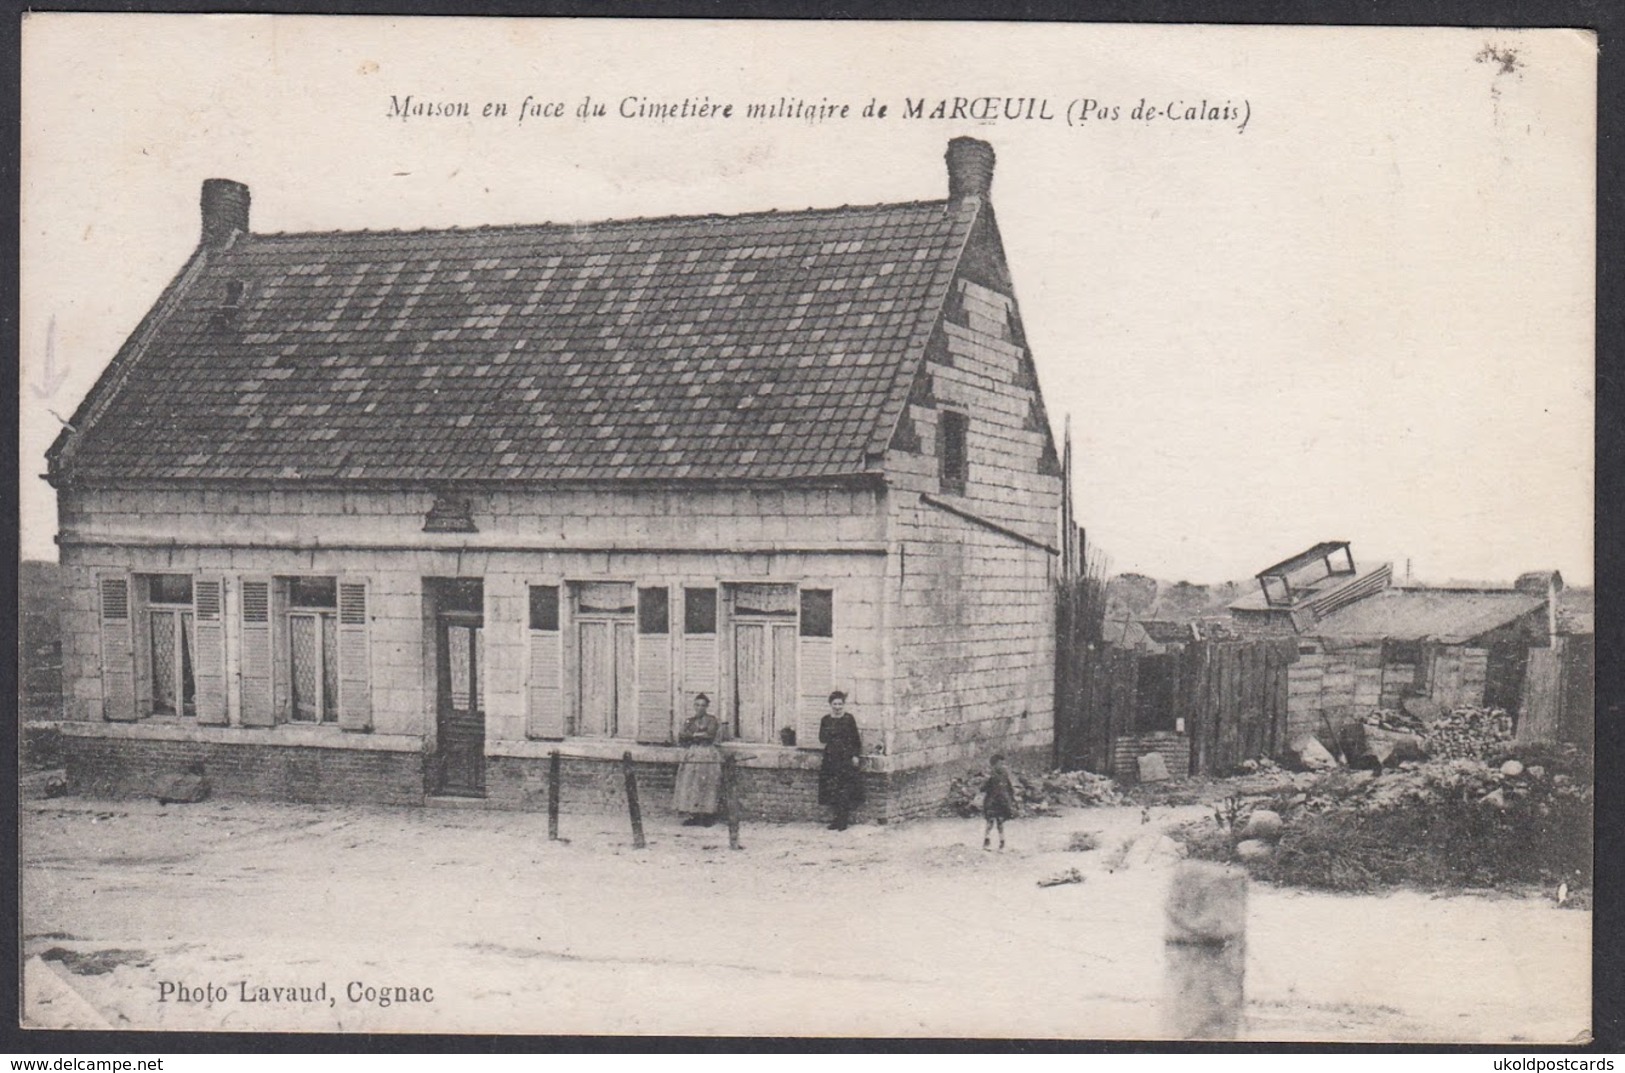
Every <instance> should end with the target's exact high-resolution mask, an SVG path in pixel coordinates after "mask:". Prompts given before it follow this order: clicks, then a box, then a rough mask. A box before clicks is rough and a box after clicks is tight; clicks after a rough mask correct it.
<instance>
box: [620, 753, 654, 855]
mask: <svg viewBox="0 0 1625 1073" xmlns="http://www.w3.org/2000/svg"><path fill="white" fill-rule="evenodd" d="M621 770H622V771H623V772H625V774H626V810H627V811H628V812H630V813H631V814H632V848H633V849H643V848H644V847H645V846H647V845H648V844H649V843H647V842H645V841H644V840H643V812H642V810H640V809H639V808H638V777H637V774H636V773H635V772H634V771H633V770H632V754H631V753H630V752H624V753H622V754H621Z"/></svg>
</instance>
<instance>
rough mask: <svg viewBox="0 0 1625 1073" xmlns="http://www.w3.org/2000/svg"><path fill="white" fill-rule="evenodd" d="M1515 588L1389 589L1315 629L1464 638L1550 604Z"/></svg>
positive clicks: (1379, 636)
mask: <svg viewBox="0 0 1625 1073" xmlns="http://www.w3.org/2000/svg"><path fill="white" fill-rule="evenodd" d="M1545 603H1546V601H1545V600H1543V599H1541V598H1540V597H1538V596H1531V595H1529V594H1528V593H1522V592H1514V591H1511V590H1506V591H1499V592H1462V591H1455V590H1449V589H1388V590H1385V591H1383V592H1381V593H1378V594H1376V595H1374V596H1369V597H1367V598H1366V599H1364V600H1360V601H1358V602H1356V603H1352V604H1350V605H1348V606H1347V607H1344V608H1341V609H1340V610H1337V611H1334V612H1332V613H1331V614H1329V615H1327V616H1326V617H1325V618H1323V619H1321V620H1320V622H1319V623H1317V624H1316V626H1315V628H1314V632H1315V633H1316V634H1318V635H1321V636H1325V637H1334V638H1341V639H1344V640H1393V641H1442V642H1445V643H1446V644H1460V643H1462V642H1465V641H1470V640H1472V639H1473V638H1474V637H1477V636H1479V635H1481V634H1484V633H1488V632H1489V631H1490V630H1493V629H1496V628H1497V627H1500V626H1505V625H1506V624H1507V623H1509V622H1513V621H1515V620H1517V619H1519V618H1522V617H1523V616H1524V615H1527V614H1529V613H1530V612H1531V611H1534V610H1537V609H1538V608H1541V607H1543V606H1545Z"/></svg>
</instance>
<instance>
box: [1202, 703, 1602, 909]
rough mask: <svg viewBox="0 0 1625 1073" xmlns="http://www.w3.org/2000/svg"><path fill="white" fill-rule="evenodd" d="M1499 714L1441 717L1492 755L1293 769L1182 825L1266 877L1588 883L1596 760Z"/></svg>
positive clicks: (1300, 881)
mask: <svg viewBox="0 0 1625 1073" xmlns="http://www.w3.org/2000/svg"><path fill="white" fill-rule="evenodd" d="M1494 712H1495V710H1494V709H1472V710H1470V711H1469V710H1464V709H1456V710H1455V711H1453V712H1450V713H1447V714H1446V715H1444V716H1441V717H1440V719H1441V720H1453V722H1451V723H1450V724H1449V725H1450V726H1451V727H1453V728H1456V729H1461V728H1466V730H1467V731H1468V733H1469V735H1470V736H1472V737H1473V746H1472V747H1473V748H1474V749H1477V750H1483V751H1484V753H1485V754H1486V755H1485V756H1484V757H1483V758H1480V757H1453V758H1443V759H1438V758H1435V759H1430V760H1425V761H1405V762H1401V763H1400V764H1399V765H1398V767H1397V769H1395V770H1391V771H1390V770H1382V771H1381V772H1377V771H1371V770H1365V771H1355V770H1350V769H1347V768H1342V769H1337V770H1332V771H1326V772H1321V773H1317V774H1314V775H1311V776H1308V777H1307V778H1305V777H1304V776H1296V777H1294V779H1293V780H1292V782H1291V783H1290V784H1289V785H1287V786H1283V787H1280V788H1276V789H1268V790H1265V791H1264V792H1262V793H1257V794H1254V795H1251V797H1250V798H1247V797H1242V796H1240V795H1232V796H1231V797H1230V798H1229V799H1227V801H1226V803H1225V806H1224V807H1219V806H1215V807H1214V811H1213V816H1212V817H1211V818H1208V819H1205V820H1200V821H1197V822H1194V823H1190V824H1186V825H1185V826H1184V827H1181V828H1179V829H1178V830H1177V831H1176V832H1175V834H1176V836H1177V837H1178V838H1179V839H1180V840H1181V842H1182V843H1183V844H1184V845H1185V847H1186V848H1187V849H1188V850H1189V852H1190V853H1191V855H1192V856H1195V857H1199V858H1203V859H1207V860H1222V861H1234V860H1238V859H1239V860H1240V861H1241V862H1242V863H1243V864H1245V865H1247V867H1248V869H1249V870H1250V871H1251V872H1252V873H1253V874H1254V875H1255V876H1257V877H1259V878H1262V879H1267V880H1271V881H1274V882H1279V883H1284V884H1288V885H1294V886H1306V887H1316V888H1321V889H1329V890H1343V891H1368V890H1376V889H1380V888H1383V887H1388V886H1394V885H1399V884H1407V883H1409V884H1416V885H1419V886H1423V887H1456V886H1469V887H1483V886H1496V885H1503V884H1506V883H1540V884H1543V885H1545V884H1550V886H1548V887H1547V889H1552V888H1553V887H1555V885H1556V884H1557V883H1559V882H1563V883H1567V884H1569V886H1570V887H1576V886H1578V887H1589V886H1590V884H1591V831H1592V822H1593V821H1592V814H1593V800H1592V769H1591V761H1590V759H1589V757H1587V756H1585V755H1584V754H1583V753H1581V752H1580V751H1579V750H1577V749H1574V748H1572V747H1567V746H1553V745H1540V744H1531V745H1527V746H1520V745H1518V744H1517V743H1512V742H1508V741H1505V740H1500V739H1495V738H1494V735H1495V734H1498V733H1499V730H1498V729H1497V727H1498V723H1497V720H1498V718H1499V717H1498V716H1497V715H1495V714H1494ZM1464 713H1465V714H1464ZM1484 713H1489V714H1484ZM1435 725H1437V724H1435ZM1537 771H1538V772H1539V774H1537ZM1234 781H1235V782H1237V783H1239V782H1241V781H1242V780H1240V779H1237V780H1234Z"/></svg>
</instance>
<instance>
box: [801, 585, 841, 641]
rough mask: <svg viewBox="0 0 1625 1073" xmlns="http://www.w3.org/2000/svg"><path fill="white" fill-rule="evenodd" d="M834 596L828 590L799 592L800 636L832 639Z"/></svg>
mask: <svg viewBox="0 0 1625 1073" xmlns="http://www.w3.org/2000/svg"><path fill="white" fill-rule="evenodd" d="M834 634H835V594H834V593H833V592H831V591H830V590H829V589H802V590H801V636H803V637H833V636H834Z"/></svg>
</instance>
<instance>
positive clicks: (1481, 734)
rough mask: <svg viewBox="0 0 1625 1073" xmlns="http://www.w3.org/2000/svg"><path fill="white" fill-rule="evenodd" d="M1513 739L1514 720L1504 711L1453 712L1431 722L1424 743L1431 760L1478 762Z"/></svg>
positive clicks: (1475, 710) (1497, 709) (1482, 709)
mask: <svg viewBox="0 0 1625 1073" xmlns="http://www.w3.org/2000/svg"><path fill="white" fill-rule="evenodd" d="M1511 739H1512V717H1511V716H1510V715H1508V714H1507V713H1506V712H1505V711H1504V710H1502V709H1500V708H1475V707H1471V706H1468V707H1462V708H1455V709H1452V710H1451V711H1450V712H1448V713H1447V714H1445V715H1441V716H1440V717H1439V718H1437V719H1435V720H1433V721H1432V722H1430V723H1429V724H1428V726H1427V733H1426V734H1424V735H1423V740H1424V741H1425V742H1426V743H1427V753H1428V756H1430V757H1432V758H1434V759H1435V760H1437V759H1451V758H1458V757H1459V758H1462V759H1472V760H1478V759H1482V758H1483V757H1485V756H1488V755H1489V754H1490V753H1493V752H1494V751H1495V750H1497V749H1499V748H1501V747H1502V746H1504V745H1505V744H1506V743H1507V742H1508V741H1510V740H1511Z"/></svg>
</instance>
